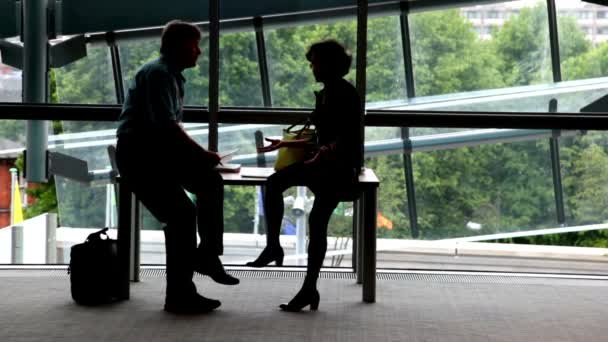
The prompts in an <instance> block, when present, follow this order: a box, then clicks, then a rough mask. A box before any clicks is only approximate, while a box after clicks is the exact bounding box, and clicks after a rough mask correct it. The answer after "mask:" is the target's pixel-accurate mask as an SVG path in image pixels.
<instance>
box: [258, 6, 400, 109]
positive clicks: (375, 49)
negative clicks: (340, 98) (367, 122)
mask: <svg viewBox="0 0 608 342" xmlns="http://www.w3.org/2000/svg"><path fill="white" fill-rule="evenodd" d="M356 30H357V23H356V20H347V21H337V22H332V23H328V24H317V25H308V26H299V27H290V28H282V29H276V30H267V31H266V36H265V37H266V49H267V58H268V68H269V74H270V82H271V89H272V100H273V105H274V106H275V107H291V108H294V107H295V108H297V107H312V106H314V97H313V96H312V91H313V90H314V89H320V88H321V85H320V84H319V85H316V84H315V83H314V80H313V77H312V73H311V71H310V69H309V67H308V65H309V62H308V61H307V60H306V57H305V54H306V51H307V49H308V47H309V46H310V45H311V44H313V43H315V42H317V41H320V40H323V39H336V40H337V41H338V42H340V43H342V44H344V45H345V46H346V48H347V49H348V50H349V51H350V53H351V54H352V57H353V63H352V66H351V71H350V72H349V73H348V75H346V79H347V80H349V81H350V82H351V83H353V85H354V84H355V75H356V65H355V64H356V63H355V62H356V48H357V46H356V34H357V32H356ZM400 30H401V29H400V23H399V17H397V16H390V17H375V18H370V20H369V23H368V57H367V90H366V91H367V95H366V96H367V101H368V102H376V101H387V100H395V99H403V98H405V97H406V90H405V72H404V63H403V48H402V43H401V31H400ZM303 85H305V88H304V91H303V88H302V86H303Z"/></svg>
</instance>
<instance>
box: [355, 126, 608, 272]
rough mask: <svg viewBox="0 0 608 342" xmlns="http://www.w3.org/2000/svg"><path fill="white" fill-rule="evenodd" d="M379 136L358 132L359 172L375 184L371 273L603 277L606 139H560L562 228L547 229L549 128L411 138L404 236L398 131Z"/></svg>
mask: <svg viewBox="0 0 608 342" xmlns="http://www.w3.org/2000/svg"><path fill="white" fill-rule="evenodd" d="M383 130H384V132H380V131H376V132H370V128H368V129H367V130H366V133H367V134H366V140H367V141H366V153H367V155H368V158H367V159H366V167H369V168H371V169H373V170H374V172H375V173H376V174H377V175H378V177H379V179H380V180H381V183H380V189H379V193H378V229H377V234H378V241H377V248H378V251H379V252H378V256H377V260H378V267H379V268H401V269H403V268H407V269H439V270H463V269H467V270H480V271H484V270H487V271H520V272H539V271H540V272H551V273H574V274H590V273H591V274H608V272H606V269H605V267H603V266H602V265H601V263H598V262H597V261H598V260H601V259H602V258H603V255H605V253H606V251H607V250H606V249H605V248H606V247H608V225H606V224H605V222H606V220H607V215H608V212H607V211H606V210H605V208H606V206H607V205H606V203H604V202H605V201H603V199H604V198H608V197H607V194H606V192H607V191H608V186H606V185H605V184H608V179H606V177H607V176H606V174H608V172H607V170H606V167H608V157H607V156H608V152H607V151H608V149H607V148H606V147H607V143H606V142H607V141H608V140H606V134H604V133H600V132H586V133H584V132H580V131H561V137H560V138H559V145H560V146H561V151H560V152H561V153H560V154H561V170H562V179H563V187H564V198H565V200H564V201H565V206H566V221H567V222H566V224H565V225H560V224H558V223H557V216H556V204H555V196H554V184H553V172H552V169H551V154H550V150H549V139H550V137H551V136H552V131H551V130H471V129H462V130H461V132H458V133H456V134H428V135H427V136H416V137H412V141H411V149H412V151H413V152H412V159H413V167H412V171H413V174H414V187H415V195H416V196H415V198H416V203H415V204H416V209H417V214H418V220H417V222H418V228H419V232H420V235H419V237H418V238H413V237H412V232H411V227H410V222H409V216H408V214H409V211H408V202H407V190H406V187H405V177H404V164H403V157H402V153H403V152H402V149H400V147H399V146H400V144H401V146H402V143H401V142H400V139H399V138H398V137H395V135H396V132H398V131H399V129H398V128H394V129H390V128H383ZM428 130H429V132H430V131H431V130H432V128H428ZM382 133H384V135H382ZM544 229H554V230H551V231H549V230H544ZM556 230H557V231H556ZM564 246H567V248H564ZM583 247H596V249H589V248H583Z"/></svg>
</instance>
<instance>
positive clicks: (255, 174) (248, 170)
mask: <svg viewBox="0 0 608 342" xmlns="http://www.w3.org/2000/svg"><path fill="white" fill-rule="evenodd" d="M273 173H274V169H273V168H271V167H243V168H241V177H250V178H268V177H269V176H270V175H272V174H273Z"/></svg>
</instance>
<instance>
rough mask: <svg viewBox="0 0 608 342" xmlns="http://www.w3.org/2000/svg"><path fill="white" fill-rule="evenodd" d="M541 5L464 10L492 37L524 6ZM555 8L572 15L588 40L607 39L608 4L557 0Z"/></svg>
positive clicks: (530, 0)
mask: <svg viewBox="0 0 608 342" xmlns="http://www.w3.org/2000/svg"><path fill="white" fill-rule="evenodd" d="M537 3H539V4H541V3H543V2H539V1H537V0H523V1H511V2H504V3H497V4H490V5H477V6H472V7H465V8H462V9H461V13H462V15H463V16H465V17H466V18H467V19H468V20H469V21H470V22H471V23H473V26H474V27H475V31H476V32H477V33H478V34H479V35H480V36H481V38H483V39H490V38H491V37H492V30H493V29H494V28H495V27H500V26H502V25H503V24H504V23H505V21H507V20H508V19H509V18H510V17H512V16H514V15H518V14H519V12H520V11H521V9H522V8H527V7H530V6H534V4H537ZM556 7H557V11H558V15H559V16H573V17H574V18H576V21H577V23H578V25H579V27H580V28H581V29H582V30H583V32H585V34H586V36H587V39H589V41H591V42H592V43H593V44H594V45H597V44H599V43H601V42H605V41H607V40H608V7H606V6H600V5H594V4H589V3H586V2H583V1H580V0H558V1H556Z"/></svg>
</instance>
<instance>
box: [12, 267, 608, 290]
mask: <svg viewBox="0 0 608 342" xmlns="http://www.w3.org/2000/svg"><path fill="white" fill-rule="evenodd" d="M227 272H228V273H230V274H231V275H233V276H235V277H237V278H254V279H273V278H274V279H276V278H280V279H302V278H304V276H305V275H306V270H305V269H304V268H302V269H301V270H293V269H292V270H239V269H229V270H227ZM165 274H166V272H165V268H164V267H142V268H141V269H140V277H142V278H154V277H165ZM68 276H69V275H68V271H67V267H66V266H54V267H39V268H36V267H19V266H10V267H8V266H6V267H0V278H2V277H68ZM195 277H198V278H200V277H204V276H202V275H199V274H198V273H195ZM319 277H320V278H321V279H346V280H353V281H354V280H355V279H356V275H355V274H354V273H352V272H344V271H331V270H329V271H323V272H321V274H320V276H319ZM376 278H377V279H378V280H381V281H422V282H429V283H489V284H521V285H531V284H540V285H546V284H558V283H559V284H562V285H564V284H567V283H572V284H579V285H580V284H581V282H582V281H593V284H594V285H599V286H608V276H584V275H581V276H570V275H566V276H560V275H543V274H537V275H530V274H526V275H522V274H517V273H513V274H504V273H501V274H492V273H483V274H480V273H471V274H467V273H466V272H459V273H454V272H447V271H446V272H438V271H428V272H424V271H402V272H386V271H379V272H378V273H377V274H376Z"/></svg>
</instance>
